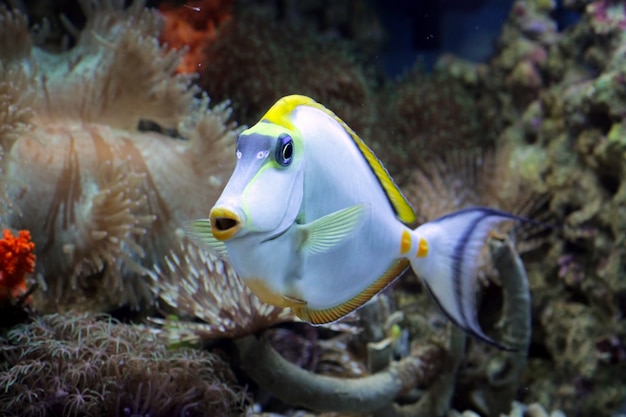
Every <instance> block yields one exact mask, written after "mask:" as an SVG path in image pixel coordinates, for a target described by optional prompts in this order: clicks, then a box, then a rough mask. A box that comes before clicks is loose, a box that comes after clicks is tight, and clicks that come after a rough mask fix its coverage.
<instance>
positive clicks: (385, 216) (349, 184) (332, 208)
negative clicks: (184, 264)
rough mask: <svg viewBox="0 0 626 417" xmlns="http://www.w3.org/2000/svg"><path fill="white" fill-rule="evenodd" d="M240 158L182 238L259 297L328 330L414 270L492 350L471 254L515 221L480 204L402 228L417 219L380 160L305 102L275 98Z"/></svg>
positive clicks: (243, 139) (241, 146)
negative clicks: (205, 213) (212, 255)
mask: <svg viewBox="0 0 626 417" xmlns="http://www.w3.org/2000/svg"><path fill="white" fill-rule="evenodd" d="M236 157H237V164H236V166H235V171H234V172H233V174H232V176H231V178H230V180H229V181H228V184H227V185H226V188H225V189H224V191H223V192H222V195H221V196H220V198H219V199H218V201H217V202H216V203H215V206H214V207H213V208H212V209H211V211H210V215H209V219H199V220H194V221H192V222H190V223H189V224H188V225H187V226H186V230H187V231H188V233H189V234H190V235H191V236H192V238H193V239H194V240H195V241H196V242H200V243H201V244H202V245H204V246H206V247H208V248H209V250H212V251H213V252H216V253H218V254H222V256H224V254H225V256H227V258H228V259H229V261H230V262H231V263H232V265H233V267H234V269H235V271H237V273H238V274H239V276H240V277H241V278H242V279H243V281H244V282H245V283H246V284H247V285H248V286H249V287H250V289H251V290H252V291H253V292H254V293H255V294H257V295H258V296H259V297H260V298H261V299H262V300H263V301H265V302H267V303H270V304H274V305H277V306H281V307H286V308H292V309H293V310H294V311H295V312H296V314H297V315H298V316H299V317H300V318H302V319H303V320H306V321H309V322H311V323H313V324H323V323H328V322H332V321H335V320H339V319H340V318H341V317H343V316H345V315H346V314H349V313H350V312H352V311H354V310H356V309H358V308H359V307H360V306H362V305H363V304H365V303H366V302H367V301H368V300H370V299H371V298H372V297H373V296H374V295H376V294H377V293H379V292H380V291H382V290H383V289H384V288H385V287H387V286H388V285H389V284H390V283H391V282H393V281H394V280H395V279H396V278H397V277H399V276H400V275H401V274H402V273H403V272H404V270H406V268H407V267H408V265H409V264H410V265H411V267H412V268H413V270H414V271H415V273H416V274H417V275H418V276H419V277H420V278H421V279H422V281H423V282H424V284H425V286H426V288H427V289H428V291H429V292H430V293H431V294H432V296H433V298H434V300H435V301H436V302H437V304H438V305H439V306H441V308H442V309H443V311H444V312H445V313H446V314H447V315H448V317H450V319H451V320H452V321H453V322H454V323H455V324H457V325H458V326H460V327H462V328H463V329H465V330H466V331H468V332H469V333H471V334H474V335H475V336H477V337H479V338H481V339H482V340H484V341H487V342H489V343H492V344H496V342H494V341H493V340H492V339H491V338H489V337H488V336H487V335H486V334H484V332H483V331H482V330H481V328H480V325H479V324H478V320H477V317H476V298H475V294H474V292H475V290H476V268H477V258H478V256H479V253H480V249H481V247H482V245H483V243H484V240H485V238H486V236H487V234H488V233H489V230H490V229H491V228H492V227H493V226H494V225H495V224H496V223H498V222H500V221H503V220H517V219H518V218H517V217H515V216H513V215H511V214H509V213H505V212H502V211H498V210H494V209H490V208H482V207H478V208H473V209H466V210H461V211H457V212H454V213H450V214H448V215H446V216H443V217H441V218H439V219H436V220H434V221H431V222H428V223H425V224H423V225H421V226H419V227H418V228H417V229H415V230H411V229H409V228H407V226H406V225H405V224H406V223H411V222H413V221H415V214H414V212H413V209H412V208H411V206H410V204H409V203H408V201H407V200H406V198H405V197H404V195H403V194H402V192H401V191H400V189H399V188H398V187H397V185H396V184H395V183H394V182H393V179H392V178H391V177H390V176H389V173H388V172H387V170H386V169H385V167H384V166H383V165H382V163H381V162H380V161H379V160H378V159H377V158H376V156H375V155H374V153H373V152H372V151H371V149H369V148H368V147H367V145H365V143H364V142H363V141H362V140H361V138H359V137H358V136H357V135H356V133H355V132H354V131H353V130H352V129H350V127H348V126H347V125H346V123H344V122H343V121H342V120H341V119H340V118H339V117H337V116H336V115H335V114H334V113H333V112H332V111H330V110H328V109H326V108H325V107H324V106H322V105H321V104H319V103H317V102H315V101H314V100H312V99H311V98H309V97H305V96H299V95H293V96H287V97H284V98H282V99H280V100H279V101H278V102H277V103H276V104H275V105H274V106H272V107H271V108H270V109H269V110H268V111H267V113H266V114H265V115H264V116H263V117H262V119H261V120H260V121H259V122H258V123H257V124H256V125H254V126H252V127H251V128H249V129H247V130H245V131H243V132H242V133H241V134H240V136H239V138H238V140H237V150H236Z"/></svg>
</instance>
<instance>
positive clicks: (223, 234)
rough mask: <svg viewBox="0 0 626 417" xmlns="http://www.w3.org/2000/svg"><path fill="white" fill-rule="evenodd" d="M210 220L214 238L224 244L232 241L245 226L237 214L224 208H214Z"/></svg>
mask: <svg viewBox="0 0 626 417" xmlns="http://www.w3.org/2000/svg"><path fill="white" fill-rule="evenodd" d="M209 220H210V221H211V232H213V236H214V237H215V239H217V240H220V241H222V242H224V241H227V240H230V239H232V238H233V237H234V236H235V235H236V234H237V232H239V231H240V230H241V227H242V224H243V222H242V221H241V218H240V216H239V215H237V213H235V212H234V211H232V210H229V209H227V208H224V207H213V208H212V209H211V213H210V214H209Z"/></svg>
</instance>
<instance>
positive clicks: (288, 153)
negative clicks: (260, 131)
mask: <svg viewBox="0 0 626 417" xmlns="http://www.w3.org/2000/svg"><path fill="white" fill-rule="evenodd" d="M275 157H276V162H278V165H280V166H283V167H286V166H288V165H289V164H291V161H292V160H293V139H291V136H289V135H287V134H285V133H283V134H282V135H280V136H279V137H278V143H277V144H276V155H275Z"/></svg>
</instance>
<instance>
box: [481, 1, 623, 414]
mask: <svg viewBox="0 0 626 417" xmlns="http://www.w3.org/2000/svg"><path fill="white" fill-rule="evenodd" d="M584 3H586V4H584ZM553 6H554V5H553V4H552V3H550V2H539V1H516V2H515V4H514V6H513V9H512V11H511V15H510V18H509V21H508V22H507V23H506V25H505V27H504V29H503V33H502V38H501V41H500V43H501V49H500V51H499V53H498V55H497V56H496V57H495V58H494V59H493V61H492V62H491V64H490V66H489V76H490V78H491V79H492V80H493V82H492V83H491V85H492V88H498V89H500V91H504V92H506V94H500V97H503V98H506V100H505V99H503V100H502V101H501V108H502V118H503V120H505V121H506V124H507V125H506V128H505V129H504V130H503V132H502V134H501V136H500V138H499V141H501V142H507V143H510V144H511V145H512V146H513V159H514V160H518V161H520V162H521V163H520V164H518V168H517V169H518V172H519V175H520V176H521V177H523V178H526V179H527V180H528V181H530V182H532V184H533V185H534V187H536V189H540V190H541V191H542V192H545V193H546V195H548V196H549V200H548V204H549V207H550V210H551V211H552V212H553V213H554V214H555V215H556V216H557V219H558V221H559V222H560V223H562V224H563V225H564V227H563V229H562V233H561V236H560V238H559V239H558V240H557V239H554V238H553V239H551V242H550V246H549V248H548V250H547V251H545V253H543V254H542V256H541V257H540V258H539V259H535V262H528V263H527V268H528V273H529V279H530V283H531V288H532V292H533V317H535V320H534V322H533V331H534V337H533V343H532V345H531V356H530V358H529V368H528V370H527V371H526V372H525V374H524V377H523V378H524V382H523V383H524V384H525V385H526V386H527V390H526V392H525V393H524V395H522V396H521V397H520V399H521V400H523V401H525V402H533V401H538V402H540V403H541V404H542V405H543V406H544V407H546V408H548V409H561V410H563V412H565V413H566V414H568V415H610V414H612V413H614V412H617V411H618V409H619V407H620V406H621V404H623V403H624V400H625V399H626V385H625V384H624V381H623V379H622V378H621V377H620V375H622V374H623V373H624V370H625V368H624V366H625V362H624V359H623V357H622V356H621V353H620V352H622V348H621V346H623V345H624V343H625V341H626V327H625V323H624V321H623V318H624V315H625V314H626V310H625V309H624V306H625V304H624V299H626V298H625V295H626V292H625V290H626V288H625V286H624V282H623V279H622V277H623V276H624V272H625V270H624V267H625V265H626V250H625V247H626V246H625V243H626V241H625V240H624V236H626V222H625V219H626V212H625V210H624V207H625V205H626V203H625V201H626V199H625V198H626V197H625V196H626V192H625V190H626V182H625V181H624V178H625V177H624V169H625V166H626V145H625V144H626V142H625V141H624V138H623V134H622V132H623V129H622V126H623V123H624V114H625V112H624V109H625V105H626V102H625V100H624V97H626V95H625V94H624V91H625V90H624V85H625V84H624V81H623V80H624V79H625V78H624V76H625V75H626V74H625V73H624V65H623V63H624V61H623V59H624V58H623V57H624V54H623V51H624V47H625V46H624V45H626V36H625V35H624V31H623V24H624V22H626V18H625V16H626V14H625V13H624V6H623V4H622V3H621V2H610V1H592V2H570V3H568V7H572V8H573V9H575V10H577V11H579V12H580V13H581V17H580V20H579V21H578V22H577V23H576V24H574V25H573V26H572V27H570V28H568V29H567V30H565V31H563V32H558V31H557V24H556V22H554V21H553V20H552V17H551V9H552V7H553ZM516 68H517V69H516ZM520 68H521V69H520ZM527 70H528V71H530V72H529V73H527V74H525V75H524V74H523V72H524V71H527ZM516 74H517V75H519V77H518V76H517V75H516Z"/></svg>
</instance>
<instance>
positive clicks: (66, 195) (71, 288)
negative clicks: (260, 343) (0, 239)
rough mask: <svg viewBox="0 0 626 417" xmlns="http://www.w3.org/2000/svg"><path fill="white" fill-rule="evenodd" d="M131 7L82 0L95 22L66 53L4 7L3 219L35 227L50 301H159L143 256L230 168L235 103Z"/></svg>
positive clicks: (52, 305) (163, 248) (63, 304)
mask: <svg viewBox="0 0 626 417" xmlns="http://www.w3.org/2000/svg"><path fill="white" fill-rule="evenodd" d="M123 5H124V2H123V1H113V2H87V1H84V2H81V6H82V8H83V10H84V13H85V15H86V25H85V28H84V29H83V30H82V31H79V30H78V29H76V28H73V27H71V26H68V30H70V31H71V32H72V33H73V35H74V36H75V38H76V39H75V41H76V43H75V45H74V46H73V47H71V48H70V49H67V50H64V51H62V52H60V53H53V52H48V51H47V50H44V49H41V48H38V47H37V46H35V43H36V42H37V41H38V39H39V38H41V37H45V33H44V34H40V36H38V37H35V36H31V35H30V33H29V29H28V25H27V20H26V17H25V16H24V15H23V14H21V13H20V12H19V11H9V10H6V9H0V58H1V64H0V118H1V119H2V120H3V123H2V125H1V126H2V127H1V128H0V129H1V130H0V145H1V147H2V150H3V153H4V158H3V160H2V165H1V168H2V172H3V181H2V186H1V187H0V188H1V190H2V193H0V195H2V196H3V198H2V208H3V210H2V213H3V215H2V223H3V225H6V226H7V227H12V228H18V229H19V228H22V229H27V230H29V231H30V233H31V235H32V239H33V242H35V245H36V246H35V254H36V256H37V259H38V262H37V265H36V267H35V271H34V272H35V278H36V279H37V280H38V281H39V282H40V283H41V284H42V285H41V287H42V291H39V292H37V293H36V294H35V297H34V301H35V305H36V307H38V308H40V309H43V310H48V311H50V310H58V309H67V308H70V307H71V306H77V307H79V308H82V309H89V310H96V311H98V310H99V311H102V310H107V309H112V308H116V307H118V306H120V305H129V306H131V307H133V308H138V307H139V306H140V305H142V304H145V303H147V302H150V301H151V300H152V297H153V296H152V294H151V292H150V290H149V288H148V285H147V283H146V282H145V281H144V278H143V277H144V276H145V274H146V273H147V269H146V266H150V267H152V266H153V265H154V264H159V263H160V262H162V258H163V256H164V255H165V254H168V253H169V251H170V244H171V243H172V242H174V244H175V243H176V241H177V239H178V238H177V234H176V230H177V229H178V228H179V227H180V225H181V224H182V223H183V222H184V221H185V220H187V219H189V218H193V217H195V216H198V215H203V214H204V212H205V210H206V207H207V206H210V204H211V203H212V202H213V201H214V199H215V198H216V196H217V192H218V190H219V189H220V187H221V186H222V185H223V182H224V181H225V179H226V175H228V173H229V172H230V171H231V169H232V162H231V158H227V157H225V155H227V154H230V153H231V152H232V149H233V144H234V137H235V132H234V130H233V128H234V124H233V123H231V122H229V121H228V119H229V117H230V110H229V108H228V107H227V106H226V105H225V104H222V105H217V106H215V107H213V109H209V108H208V102H209V100H208V98H206V96H203V95H200V96H199V90H198V89H197V87H194V86H192V85H191V77H190V76H188V75H180V74H176V68H177V67H178V64H179V60H180V56H181V53H180V52H175V51H170V52H167V51H166V49H165V47H162V46H160V45H159V43H158V35H159V33H160V31H161V28H162V25H163V21H162V19H161V18H160V16H159V14H158V13H157V12H155V11H153V10H148V9H146V8H144V3H143V2H141V1H136V2H133V3H132V4H131V5H130V6H129V7H128V8H127V9H124V6H123ZM129 68H132V70H129ZM77 92H80V94H77ZM197 96H199V97H197ZM142 126H150V129H144V128H142Z"/></svg>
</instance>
